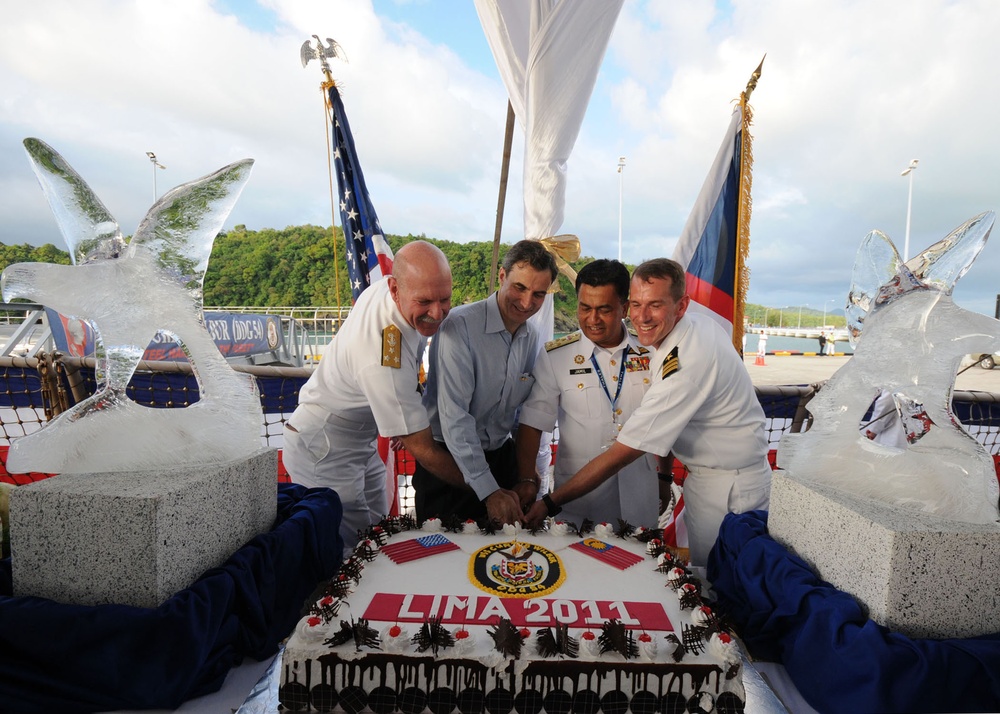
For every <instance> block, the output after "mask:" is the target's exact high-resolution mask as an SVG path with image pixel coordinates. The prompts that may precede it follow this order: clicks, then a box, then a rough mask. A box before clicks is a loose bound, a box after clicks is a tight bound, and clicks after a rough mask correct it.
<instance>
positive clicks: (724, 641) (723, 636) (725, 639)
mask: <svg viewBox="0 0 1000 714" xmlns="http://www.w3.org/2000/svg"><path fill="white" fill-rule="evenodd" d="M732 641H733V638H732V637H730V636H729V635H728V634H726V633H725V632H720V633H719V642H721V643H722V644H724V645H728V644H729V643H730V642H732Z"/></svg>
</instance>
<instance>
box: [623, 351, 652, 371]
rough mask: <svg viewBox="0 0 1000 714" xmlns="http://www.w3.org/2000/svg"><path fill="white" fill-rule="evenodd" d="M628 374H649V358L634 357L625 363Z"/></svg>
mask: <svg viewBox="0 0 1000 714" xmlns="http://www.w3.org/2000/svg"><path fill="white" fill-rule="evenodd" d="M625 371H626V372H648V371H649V357H642V356H639V355H636V356H632V357H629V358H628V362H626V363H625Z"/></svg>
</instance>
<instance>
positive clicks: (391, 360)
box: [382, 324, 403, 369]
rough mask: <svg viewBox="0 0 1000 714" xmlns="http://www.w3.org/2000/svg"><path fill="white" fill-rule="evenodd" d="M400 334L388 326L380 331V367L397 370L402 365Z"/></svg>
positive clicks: (393, 326) (392, 326) (396, 328)
mask: <svg viewBox="0 0 1000 714" xmlns="http://www.w3.org/2000/svg"><path fill="white" fill-rule="evenodd" d="M402 342H403V337H402V333H401V332H400V331H399V328H398V327H396V326H395V325H392V324H390V325H389V326H387V327H386V328H385V329H383V330H382V366H383V367H392V368H393V369H399V368H400V367H401V366H402V365H403V359H402Z"/></svg>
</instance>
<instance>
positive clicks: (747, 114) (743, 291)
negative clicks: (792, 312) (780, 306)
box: [733, 55, 767, 355]
mask: <svg viewBox="0 0 1000 714" xmlns="http://www.w3.org/2000/svg"><path fill="white" fill-rule="evenodd" d="M766 57H767V55H764V57H762V58H761V60H760V64H759V65H757V69H755V70H754V71H753V74H751V75H750V80H749V81H748V82H747V86H746V89H745V90H743V92H742V93H741V94H740V112H741V118H742V127H741V131H740V137H741V138H740V187H739V201H738V204H737V214H736V216H737V218H736V226H737V227H736V266H735V271H736V274H735V276H734V278H735V279H734V280H733V286H734V290H733V347H735V348H736V351H737V352H739V353H740V354H741V355H742V354H743V319H744V316H745V310H746V301H747V290H748V289H749V286H750V271H749V269H748V268H747V265H746V263H747V258H748V256H749V254H750V214H751V212H752V207H753V199H752V195H751V189H752V187H753V137H752V136H751V135H750V125H751V124H752V123H753V109H752V108H751V107H750V103H749V102H750V95H751V94H753V90H754V89H756V87H757V81H758V80H759V79H760V75H761V70H762V69H763V67H764V59H765V58H766Z"/></svg>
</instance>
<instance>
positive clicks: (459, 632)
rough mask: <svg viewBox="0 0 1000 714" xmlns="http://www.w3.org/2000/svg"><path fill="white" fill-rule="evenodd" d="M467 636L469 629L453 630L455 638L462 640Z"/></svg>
mask: <svg viewBox="0 0 1000 714" xmlns="http://www.w3.org/2000/svg"><path fill="white" fill-rule="evenodd" d="M468 637H469V631H468V630H455V639H456V640H464V639H467V638H468Z"/></svg>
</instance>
